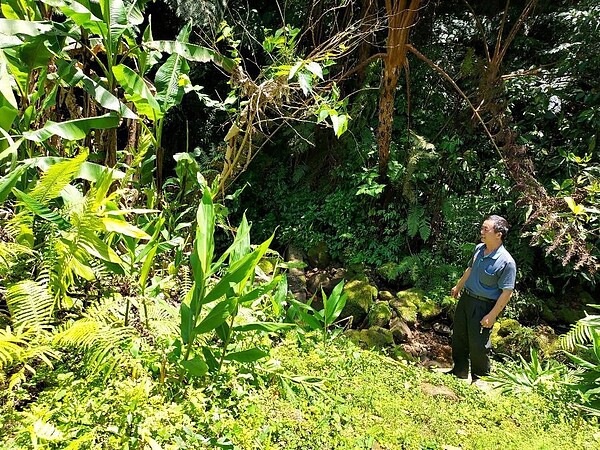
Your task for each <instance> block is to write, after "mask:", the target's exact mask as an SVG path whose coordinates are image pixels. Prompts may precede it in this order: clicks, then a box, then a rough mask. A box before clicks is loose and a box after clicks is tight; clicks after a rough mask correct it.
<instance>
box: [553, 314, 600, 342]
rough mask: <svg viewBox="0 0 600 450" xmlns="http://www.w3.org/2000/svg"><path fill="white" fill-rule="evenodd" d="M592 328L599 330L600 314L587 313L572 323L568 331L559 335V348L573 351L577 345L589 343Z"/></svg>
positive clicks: (591, 337)
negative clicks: (587, 314)
mask: <svg viewBox="0 0 600 450" xmlns="http://www.w3.org/2000/svg"><path fill="white" fill-rule="evenodd" d="M593 330H596V331H598V330H600V315H589V316H586V317H584V318H583V319H580V320H579V321H577V322H576V323H575V324H573V325H572V326H571V329H570V330H569V332H568V333H566V334H563V335H562V336H561V337H560V339H559V343H560V346H561V348H562V349H564V350H567V351H573V350H575V349H576V348H577V347H578V346H579V345H585V344H589V343H591V342H592V340H593Z"/></svg>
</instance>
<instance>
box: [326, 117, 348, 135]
mask: <svg viewBox="0 0 600 450" xmlns="http://www.w3.org/2000/svg"><path fill="white" fill-rule="evenodd" d="M329 117H330V118H331V124H332V125H333V131H334V132H335V135H336V136H337V137H340V136H341V135H342V134H344V132H345V131H346V130H347V129H348V116H347V115H345V114H339V115H338V114H330V115H329Z"/></svg>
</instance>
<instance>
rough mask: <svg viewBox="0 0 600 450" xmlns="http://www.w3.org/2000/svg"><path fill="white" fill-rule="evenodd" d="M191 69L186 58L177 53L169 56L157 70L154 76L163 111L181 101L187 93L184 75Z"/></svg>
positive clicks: (157, 95)
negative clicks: (183, 81) (183, 80)
mask: <svg viewBox="0 0 600 450" xmlns="http://www.w3.org/2000/svg"><path fill="white" fill-rule="evenodd" d="M189 70H190V66H189V65H188V64H187V62H186V61H185V59H184V58H183V57H181V56H179V55H177V54H174V55H171V56H169V57H168V58H167V60H166V61H165V63H164V64H163V65H162V66H160V67H159V69H158V70H157V72H156V76H155V77H154V85H155V86H156V91H157V92H156V101H157V102H158V103H159V104H160V107H161V110H162V111H163V112H167V111H168V110H169V109H170V108H171V107H172V106H175V105H178V104H180V103H181V99H182V98H183V94H184V93H185V89H184V86H185V84H183V83H182V76H183V75H184V74H187V72H189Z"/></svg>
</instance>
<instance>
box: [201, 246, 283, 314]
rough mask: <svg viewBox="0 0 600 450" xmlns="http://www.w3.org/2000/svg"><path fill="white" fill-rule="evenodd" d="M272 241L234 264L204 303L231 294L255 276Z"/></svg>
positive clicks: (207, 295)
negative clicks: (234, 288)
mask: <svg viewBox="0 0 600 450" xmlns="http://www.w3.org/2000/svg"><path fill="white" fill-rule="evenodd" d="M272 239H273V236H271V237H270V238H269V239H268V240H266V241H265V242H263V243H262V244H261V245H260V246H259V247H258V248H257V249H256V250H254V251H253V252H252V253H250V254H249V255H246V256H245V257H244V258H242V259H240V260H239V261H236V262H235V263H233V264H232V265H231V266H230V267H229V270H228V271H227V273H226V274H225V275H224V276H223V278H221V280H219V282H218V283H217V284H216V285H215V286H214V287H213V288H212V289H211V290H210V292H209V293H208V294H206V296H205V298H204V299H203V303H210V302H213V301H215V300H217V299H219V298H220V297H222V296H223V295H225V294H226V293H227V292H229V291H230V290H231V289H232V286H235V285H237V284H239V283H245V282H246V281H247V280H248V279H249V278H250V276H252V274H254V268H255V267H256V264H258V261H260V258H262V256H263V255H264V254H265V252H266V251H267V249H268V248H269V244H270V243H271V240H272Z"/></svg>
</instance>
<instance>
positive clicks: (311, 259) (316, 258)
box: [306, 242, 331, 269]
mask: <svg viewBox="0 0 600 450" xmlns="http://www.w3.org/2000/svg"><path fill="white" fill-rule="evenodd" d="M306 254H307V257H308V263H309V264H310V265H311V266H312V267H317V268H319V269H325V268H327V267H328V266H329V264H330V263H331V255H330V254H329V249H328V248H327V244H326V243H325V242H318V243H316V244H315V245H313V246H312V247H311V248H309V249H308V251H307V252H306Z"/></svg>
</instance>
